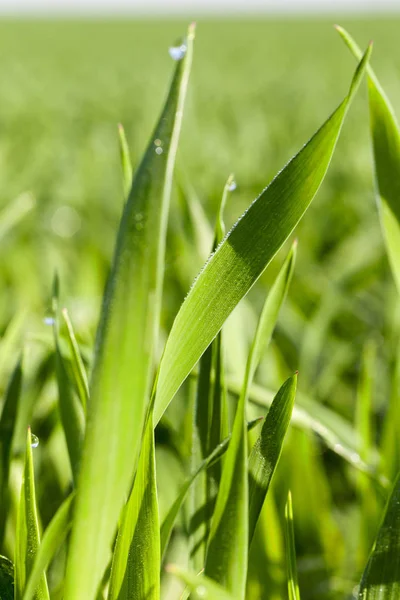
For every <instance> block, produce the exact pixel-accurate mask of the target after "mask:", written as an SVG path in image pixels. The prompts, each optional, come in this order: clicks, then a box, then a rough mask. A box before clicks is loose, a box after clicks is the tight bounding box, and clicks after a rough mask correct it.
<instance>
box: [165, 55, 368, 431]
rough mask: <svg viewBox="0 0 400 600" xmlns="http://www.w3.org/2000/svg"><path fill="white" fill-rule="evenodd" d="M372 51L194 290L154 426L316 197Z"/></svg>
mask: <svg viewBox="0 0 400 600" xmlns="http://www.w3.org/2000/svg"><path fill="white" fill-rule="evenodd" d="M370 52H371V47H369V48H368V50H367V51H366V53H365V55H364V58H363V60H362V61H361V63H360V64H359V66H358V67H357V70H356V73H355V75H354V77H353V80H352V83H351V86H350V90H349V93H348V95H347V96H346V97H345V99H344V100H343V102H342V103H341V104H340V105H339V107H338V108H337V109H336V111H335V112H334V113H333V114H332V115H331V116H330V117H329V118H328V120H327V121H326V122H325V123H324V125H323V126H322V127H321V129H319V131H317V133H316V134H315V135H314V136H313V137H312V138H311V139H310V141H309V142H308V143H307V144H306V145H305V146H304V147H303V148H302V150H301V151H300V152H299V153H298V154H297V155H296V156H295V157H294V158H293V159H292V160H291V161H290V162H289V163H288V164H287V165H286V167H285V168H284V169H283V170H282V171H281V172H280V173H279V174H278V175H277V176H276V177H275V179H274V180H273V181H272V182H271V183H270V185H269V186H268V187H267V188H266V189H265V190H264V191H263V192H262V193H261V195H260V196H259V197H258V198H257V199H256V200H255V201H254V202H253V204H252V205H251V206H250V208H249V209H248V210H247V211H246V212H245V213H244V215H243V216H242V217H241V218H240V219H239V221H238V222H237V224H236V226H235V227H234V228H233V229H232V230H231V232H230V233H229V234H228V235H227V236H226V238H225V240H224V241H223V242H222V244H220V246H219V247H218V249H217V251H216V252H215V253H214V254H213V255H212V256H211V258H210V260H209V261H208V262H207V263H206V265H205V267H204V269H203V271H201V273H200V275H199V276H198V278H197V279H196V281H195V283H194V284H193V287H192V288H191V290H190V292H189V294H188V296H187V297H186V299H185V301H184V303H183V305H182V306H181V309H180V311H179V313H178V315H177V317H176V319H175V321H174V324H173V326H172V330H171V333H170V335H169V338H168V340H167V344H166V347H165V351H164V355H163V358H162V361H161V366H160V375H159V380H158V389H157V397H156V406H155V422H156V423H157V422H158V421H159V419H160V417H161V416H162V414H163V412H164V411H165V409H166V408H167V406H168V404H169V403H170V401H171V400H172V398H173V397H174V395H175V393H176V392H177V390H178V389H179V387H180V386H181V384H182V382H183V381H184V380H185V379H186V377H187V376H188V375H189V373H190V371H191V370H192V369H193V367H194V366H195V365H196V363H197V362H198V360H199V358H200V357H201V355H202V354H203V352H204V351H205V349H206V348H207V347H208V346H209V344H210V343H211V342H212V340H213V339H214V337H215V336H216V335H217V333H218V331H219V330H220V329H221V327H222V325H223V323H224V321H225V320H226V319H227V317H228V316H229V315H230V313H231V312H232V311H233V309H234V308H235V306H236V305H237V304H238V302H239V301H240V300H241V299H242V298H243V296H245V294H246V293H247V292H248V291H249V289H250V288H251V287H252V286H253V284H254V283H255V281H257V279H258V278H259V276H260V275H261V273H262V272H263V271H264V269H265V268H266V267H267V265H268V264H269V262H270V261H271V260H272V258H273V257H274V255H275V254H276V252H277V251H278V250H279V248H280V247H281V246H282V244H283V243H284V241H285V240H286V239H287V237H288V236H289V235H290V233H291V232H292V230H293V229H294V227H295V226H296V225H297V223H298V222H299V220H300V219H301V217H302V216H303V214H304V212H305V211H306V210H307V208H308V206H309V204H310V203H311V201H312V199H313V197H314V196H315V194H316V192H317V191H318V188H319V186H320V185H321V183H322V180H323V179H324V176H325V173H326V171H327V169H328V166H329V163H330V160H331V157H332V154H333V151H334V149H335V145H336V142H337V139H338V137H339V134H340V130H341V127H342V124H343V121H344V118H345V116H346V113H347V110H348V108H349V105H350V103H351V101H352V99H353V96H354V94H355V92H356V90H357V87H358V85H359V82H360V79H361V77H362V75H363V73H364V70H365V67H366V64H367V61H368V58H369V55H370Z"/></svg>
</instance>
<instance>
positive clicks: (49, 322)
mask: <svg viewBox="0 0 400 600" xmlns="http://www.w3.org/2000/svg"><path fill="white" fill-rule="evenodd" d="M43 323H44V324H45V325H54V323H55V320H54V317H45V318H44V319H43Z"/></svg>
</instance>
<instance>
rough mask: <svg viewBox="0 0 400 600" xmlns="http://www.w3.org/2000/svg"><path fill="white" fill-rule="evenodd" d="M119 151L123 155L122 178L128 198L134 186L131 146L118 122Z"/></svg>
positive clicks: (125, 194)
mask: <svg viewBox="0 0 400 600" xmlns="http://www.w3.org/2000/svg"><path fill="white" fill-rule="evenodd" d="M118 140H119V152H120V157H121V167H122V180H123V185H124V196H125V198H128V196H129V192H130V191H131V186H132V177H133V169H132V163H131V157H130V155H129V146H128V142H127V139H126V135H125V130H124V127H123V125H122V124H121V123H119V124H118Z"/></svg>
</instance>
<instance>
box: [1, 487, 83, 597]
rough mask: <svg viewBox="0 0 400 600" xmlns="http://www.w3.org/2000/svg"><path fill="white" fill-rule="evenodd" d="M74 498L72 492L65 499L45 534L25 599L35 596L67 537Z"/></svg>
mask: <svg viewBox="0 0 400 600" xmlns="http://www.w3.org/2000/svg"><path fill="white" fill-rule="evenodd" d="M73 499H74V494H70V495H69V496H68V498H67V499H66V500H64V502H63V503H62V504H61V506H60V508H59V509H58V510H57V512H56V514H55V515H54V517H53V518H52V520H51V521H50V523H49V525H48V526H47V528H46V531H45V532H44V534H43V538H42V541H41V542H40V546H39V548H38V551H37V554H36V556H35V560H34V562H33V565H32V570H31V572H30V575H29V577H28V580H27V583H26V587H25V591H24V595H23V600H32V598H34V596H35V589H36V588H37V586H38V584H39V582H40V578H41V576H42V573H43V572H45V571H46V569H47V567H48V565H49V564H50V562H51V560H52V559H53V557H54V555H55V554H56V552H57V550H58V548H59V547H60V546H61V544H62V542H63V541H64V540H65V538H66V537H67V534H68V532H69V530H70V527H71V521H72V505H73ZM0 597H1V596H0Z"/></svg>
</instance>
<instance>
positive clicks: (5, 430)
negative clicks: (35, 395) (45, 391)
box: [0, 357, 22, 548]
mask: <svg viewBox="0 0 400 600" xmlns="http://www.w3.org/2000/svg"><path fill="white" fill-rule="evenodd" d="M21 387H22V357H21V358H20V359H19V360H18V362H17V364H16V366H15V368H14V371H13V373H12V375H11V378H10V381H9V384H8V387H7V390H6V394H5V400H4V406H3V410H2V412H1V417H0V507H1V509H0V548H1V547H2V546H3V540H4V534H5V527H6V520H7V514H8V507H9V481H8V480H9V475H10V467H11V447H12V441H13V436H14V431H15V426H16V422H17V414H18V406H19V402H20V396H21Z"/></svg>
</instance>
